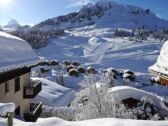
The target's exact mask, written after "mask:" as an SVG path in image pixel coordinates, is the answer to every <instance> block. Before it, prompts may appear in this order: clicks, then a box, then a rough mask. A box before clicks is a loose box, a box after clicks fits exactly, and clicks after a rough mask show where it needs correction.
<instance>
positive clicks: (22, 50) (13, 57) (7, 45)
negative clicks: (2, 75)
mask: <svg viewBox="0 0 168 126" xmlns="http://www.w3.org/2000/svg"><path fill="white" fill-rule="evenodd" d="M0 59H1V60H0V72H4V71H7V70H12V69H15V68H18V67H23V66H27V65H28V66H29V65H33V64H36V63H38V62H39V58H38V56H37V55H36V54H35V52H34V51H33V50H32V48H31V47H30V45H29V44H28V43H27V42H26V41H24V40H22V39H20V38H17V37H15V36H12V35H9V34H6V33H4V32H0Z"/></svg>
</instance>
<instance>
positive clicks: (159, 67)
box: [149, 41, 168, 86]
mask: <svg viewBox="0 0 168 126" xmlns="http://www.w3.org/2000/svg"><path fill="white" fill-rule="evenodd" d="M149 72H150V73H151V74H152V75H154V76H156V77H157V78H158V80H159V82H160V84H162V85H165V86H168V41H166V42H165V43H164V45H163V47H162V49H161V52H160V55H159V57H158V59H157V62H156V63H155V64H154V65H153V66H151V67H149Z"/></svg>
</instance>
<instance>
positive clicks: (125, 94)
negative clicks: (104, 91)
mask: <svg viewBox="0 0 168 126" xmlns="http://www.w3.org/2000/svg"><path fill="white" fill-rule="evenodd" d="M109 93H111V94H114V95H116V97H117V100H119V101H122V100H125V99H128V98H134V99H136V100H139V101H140V100H141V98H143V97H148V98H150V99H151V100H152V102H153V104H154V105H155V106H156V107H158V108H160V109H166V110H167V107H166V106H165V105H164V104H163V102H162V101H165V102H167V101H166V100H165V99H163V98H162V97H160V96H157V95H154V94H152V93H149V92H146V91H143V90H140V89H137V88H133V87H129V86H116V87H113V88H111V89H110V90H109Z"/></svg>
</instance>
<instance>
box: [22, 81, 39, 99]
mask: <svg viewBox="0 0 168 126" xmlns="http://www.w3.org/2000/svg"><path fill="white" fill-rule="evenodd" d="M41 90H42V83H41V81H36V82H31V84H30V86H27V87H24V93H23V98H26V99H32V98H34V97H35V96H37V94H38V93H39V92H40V91H41Z"/></svg>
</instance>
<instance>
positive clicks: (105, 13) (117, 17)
mask: <svg viewBox="0 0 168 126" xmlns="http://www.w3.org/2000/svg"><path fill="white" fill-rule="evenodd" d="M94 24H95V25H96V26H97V27H101V28H102V27H103V28H109V27H113V28H120V27H121V28H139V27H145V28H149V29H158V28H168V21H166V20H162V19H160V18H158V17H157V16H156V15H155V14H154V13H152V12H151V11H150V10H149V9H146V10H144V9H142V8H139V7H135V6H131V5H122V4H117V3H115V2H112V1H110V0H100V1H98V2H97V3H95V4H88V5H85V6H83V7H82V8H81V9H80V10H79V11H78V12H74V13H71V14H68V15H64V16H59V17H56V18H52V19H48V20H46V21H43V22H41V23H39V24H37V25H35V26H34V27H33V28H34V29H41V30H50V29H53V28H63V29H69V28H76V27H84V26H88V25H94Z"/></svg>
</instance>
